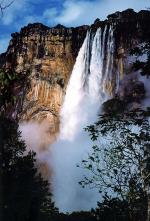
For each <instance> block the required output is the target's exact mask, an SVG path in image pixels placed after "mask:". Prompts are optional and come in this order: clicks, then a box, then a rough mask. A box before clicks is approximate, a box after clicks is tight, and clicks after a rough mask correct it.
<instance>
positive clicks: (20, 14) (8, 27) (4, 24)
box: [0, 0, 150, 52]
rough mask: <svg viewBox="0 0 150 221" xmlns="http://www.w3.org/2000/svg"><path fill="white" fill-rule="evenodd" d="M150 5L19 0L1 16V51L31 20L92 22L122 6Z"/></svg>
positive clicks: (144, 4)
mask: <svg viewBox="0 0 150 221" xmlns="http://www.w3.org/2000/svg"><path fill="white" fill-rule="evenodd" d="M1 1H2V0H0V2H1ZM3 1H4V2H6V3H8V2H9V1H11V0H3ZM148 7H150V0H15V1H14V3H13V4H12V5H11V6H10V7H9V8H7V10H5V12H4V16H3V17H0V30H1V32H0V52H4V51H5V50H6V48H7V46H8V43H9V40H10V38H11V33H13V32H16V31H19V30H20V28H21V27H23V26H25V25H27V24H28V23H34V22H41V23H43V24H45V25H47V26H54V25H56V24H58V23H61V24H63V25H65V26H79V25H82V24H91V23H93V21H94V20H95V19H96V18H100V19H105V18H106V17H107V15H108V14H110V13H112V12H115V11H118V10H120V11H121V10H124V9H127V8H134V9H135V11H139V10H141V9H146V8H148Z"/></svg>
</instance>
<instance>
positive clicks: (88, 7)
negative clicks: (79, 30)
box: [47, 0, 150, 26]
mask: <svg viewBox="0 0 150 221" xmlns="http://www.w3.org/2000/svg"><path fill="white" fill-rule="evenodd" d="M149 6H150V2H149V0H142V1H141V0H126V1H123V0H95V1H89V0H78V1H76V0H65V1H64V3H63V8H62V10H61V11H59V12H58V13H57V14H58V15H57V16H56V17H54V21H55V23H61V24H64V25H66V26H78V25H83V24H92V23H93V21H94V20H95V19H96V18H100V19H105V18H106V17H107V15H108V14H110V13H113V12H115V11H122V10H125V9H127V8H133V9H135V11H139V10H141V9H146V7H149ZM47 16H48V10H47Z"/></svg>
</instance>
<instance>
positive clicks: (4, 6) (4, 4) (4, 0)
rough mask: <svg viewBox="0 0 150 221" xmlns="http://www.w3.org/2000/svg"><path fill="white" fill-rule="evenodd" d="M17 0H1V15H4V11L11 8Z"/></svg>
mask: <svg viewBox="0 0 150 221" xmlns="http://www.w3.org/2000/svg"><path fill="white" fill-rule="evenodd" d="M14 1H15V0H12V1H7V0H1V1H0V11H1V15H2V16H3V14H4V11H5V10H6V9H7V8H9V7H10V6H11V5H12V4H13V3H14Z"/></svg>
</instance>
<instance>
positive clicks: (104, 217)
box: [92, 195, 146, 221]
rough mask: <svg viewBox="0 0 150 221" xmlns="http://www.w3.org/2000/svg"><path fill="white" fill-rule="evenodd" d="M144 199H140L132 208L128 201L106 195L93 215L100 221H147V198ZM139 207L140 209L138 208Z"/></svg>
mask: <svg viewBox="0 0 150 221" xmlns="http://www.w3.org/2000/svg"><path fill="white" fill-rule="evenodd" d="M142 199H143V201H141V199H139V200H137V202H136V204H132V207H131V204H129V202H128V201H127V200H121V199H119V198H110V197H108V196H107V195H105V197H104V200H103V202H101V203H100V202H98V206H97V208H96V209H95V210H93V211H92V213H93V215H94V216H95V217H96V218H97V220H100V221H110V220H111V221H120V220H121V221H137V220H139V221H145V220H146V207H145V198H144V197H142ZM139 206H140V208H138V207H139ZM141 206H142V209H141Z"/></svg>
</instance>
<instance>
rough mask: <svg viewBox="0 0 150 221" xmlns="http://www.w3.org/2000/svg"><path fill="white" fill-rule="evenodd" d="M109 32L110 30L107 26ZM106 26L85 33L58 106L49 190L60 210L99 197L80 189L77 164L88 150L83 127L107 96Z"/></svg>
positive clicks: (93, 203)
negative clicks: (57, 132) (62, 99)
mask: <svg viewBox="0 0 150 221" xmlns="http://www.w3.org/2000/svg"><path fill="white" fill-rule="evenodd" d="M109 33H110V34H111V33H112V29H111V31H110V30H109ZM105 35H106V28H105V30H104V32H103V33H102V30H101V29H100V28H99V29H98V30H97V32H96V34H95V36H94V39H93V37H92V36H91V34H90V32H88V33H87V36H86V38H85V41H84V43H83V45H82V47H81V49H80V51H79V54H78V57H77V59H76V63H75V65H74V68H73V71H72V74H71V77H70V81H69V83H68V87H67V91H66V96H65V100H64V104H63V107H62V110H61V126H60V136H59V139H58V141H57V142H56V144H54V146H53V148H51V166H52V168H53V182H52V186H53V192H54V200H55V202H56V206H57V207H59V209H60V211H69V212H70V211H77V210H88V209H91V208H92V207H95V206H96V203H97V201H98V200H99V197H100V196H99V194H98V192H97V190H91V189H89V188H86V189H82V188H81V187H80V185H79V184H78V182H79V181H81V180H82V179H83V174H84V173H85V170H83V169H81V168H77V167H76V165H77V164H79V163H80V162H81V161H82V159H84V158H85V156H86V155H87V153H88V152H89V151H90V147H91V146H92V142H91V141H90V138H89V136H88V134H86V133H85V132H84V130H83V128H84V127H85V126H87V125H89V124H91V123H93V122H94V121H96V119H97V114H98V113H99V111H100V107H101V104H102V103H103V102H104V101H105V100H107V99H108V94H107V92H106V88H105V87H104V86H103V81H104V77H105V81H107V78H106V77H107V76H108V74H107V73H108V68H111V64H112V61H111V59H112V55H109V59H107V62H106V63H107V64H106V67H107V69H106V70H107V72H106V75H105V76H104V73H103V70H104V67H103V66H104V53H105V51H104V50H105V45H104V43H105V37H106V36H105ZM110 39H112V37H111V36H108V40H107V41H108V42H107V45H108V46H109V47H107V53H109V54H110V51H108V49H110V50H111V48H112V47H111V46H110V44H111V42H112V40H110Z"/></svg>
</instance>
